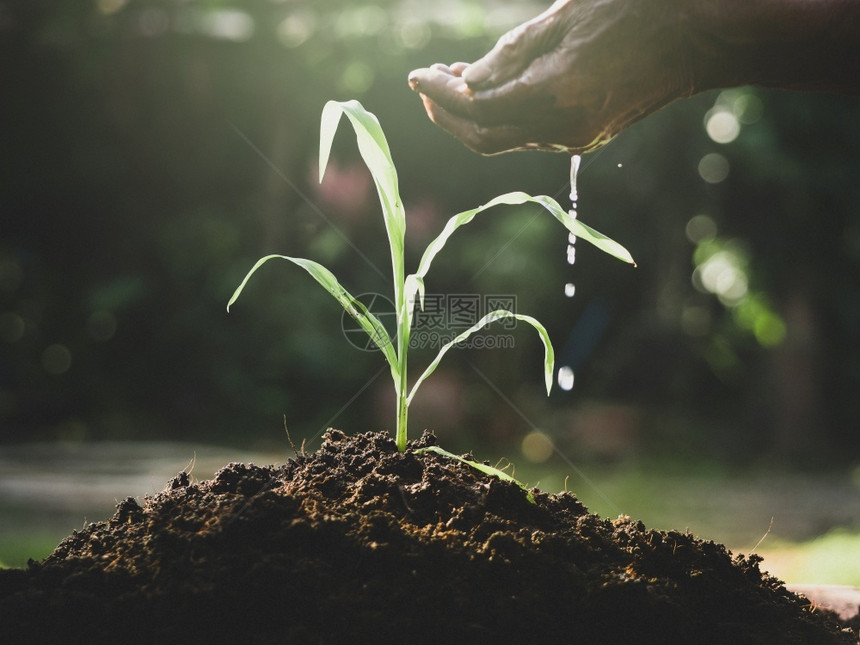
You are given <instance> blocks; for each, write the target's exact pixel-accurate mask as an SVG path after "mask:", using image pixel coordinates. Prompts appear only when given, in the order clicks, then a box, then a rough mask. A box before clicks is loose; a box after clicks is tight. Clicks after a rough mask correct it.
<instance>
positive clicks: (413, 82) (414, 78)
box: [408, 72, 421, 92]
mask: <svg viewBox="0 0 860 645" xmlns="http://www.w3.org/2000/svg"><path fill="white" fill-rule="evenodd" d="M408 81H409V87H410V88H411V89H413V90H415V91H416V92H417V91H418V88H419V87H420V86H421V83H420V82H419V80H418V74H417V73H416V72H410V73H409V79H408Z"/></svg>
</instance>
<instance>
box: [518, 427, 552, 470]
mask: <svg viewBox="0 0 860 645" xmlns="http://www.w3.org/2000/svg"><path fill="white" fill-rule="evenodd" d="M521 449H522V452H523V456H524V457H525V458H526V459H528V460H529V461H531V462H532V463H535V464H542V463H543V462H545V461H546V460H547V459H549V458H550V457H552V451H553V449H554V448H553V445H552V439H550V438H549V437H548V436H547V435H546V434H544V433H543V432H541V431H540V430H534V431H533V432H530V433H528V434H527V435H526V436H525V437H523V443H522V447H521Z"/></svg>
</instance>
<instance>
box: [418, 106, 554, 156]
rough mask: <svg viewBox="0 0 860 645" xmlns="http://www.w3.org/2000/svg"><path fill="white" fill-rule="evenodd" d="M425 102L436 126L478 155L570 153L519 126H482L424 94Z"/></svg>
mask: <svg viewBox="0 0 860 645" xmlns="http://www.w3.org/2000/svg"><path fill="white" fill-rule="evenodd" d="M421 100H422V101H423V102H424V109H425V111H426V112H427V116H429V117H430V120H431V121H433V123H435V124H436V125H438V126H439V127H440V128H442V129H443V130H445V131H446V132H448V133H449V134H452V135H453V136H455V137H456V138H457V139H459V140H460V141H461V142H462V143H463V144H464V145H465V146H466V147H468V148H470V149H471V150H474V151H475V152H479V153H481V154H484V155H494V154H499V153H502V152H508V151H511V150H552V151H556V152H557V151H560V150H564V151H566V148H564V147H563V146H557V145H550V144H541V143H538V142H535V141H532V140H531V136H530V135H531V133H530V132H529V131H528V130H526V129H525V128H522V127H519V126H515V125H496V126H490V127H486V126H481V125H479V124H478V123H476V122H475V121H472V120H470V119H468V118H464V117H462V116H458V115H456V114H452V113H451V112H449V111H448V110H446V109H445V108H444V107H442V106H440V105H439V104H437V103H435V102H434V101H433V100H431V99H430V98H429V97H428V96H426V95H425V94H421Z"/></svg>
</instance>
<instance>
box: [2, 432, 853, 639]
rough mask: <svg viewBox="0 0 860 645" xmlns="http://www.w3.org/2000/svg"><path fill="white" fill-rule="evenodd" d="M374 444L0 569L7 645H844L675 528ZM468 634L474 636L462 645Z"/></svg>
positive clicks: (165, 507)
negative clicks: (602, 513) (608, 515)
mask: <svg viewBox="0 0 860 645" xmlns="http://www.w3.org/2000/svg"><path fill="white" fill-rule="evenodd" d="M435 442H436V439H435V437H434V436H433V435H432V434H430V433H425V434H424V436H423V437H422V438H421V439H420V440H418V441H413V442H410V445H409V448H408V449H407V451H406V452H404V453H399V452H398V451H397V449H396V446H395V444H394V442H393V440H392V439H391V438H390V437H389V436H388V435H387V434H384V433H367V434H361V435H356V436H353V437H347V436H346V435H345V434H344V433H342V432H340V431H337V430H330V431H329V432H328V433H327V435H326V437H325V440H324V442H323V444H322V446H321V447H320V449H319V450H318V451H317V452H316V453H314V454H313V455H310V456H299V457H297V458H296V459H294V460H290V461H288V462H287V463H286V464H284V465H282V466H266V467H260V466H254V465H243V464H237V463H232V464H229V465H227V466H225V467H224V468H223V469H221V470H220V471H219V472H218V473H217V474H216V475H215V476H214V478H213V479H211V480H209V481H203V482H199V483H195V482H192V481H191V480H190V478H189V477H188V475H187V474H186V473H180V474H179V475H177V476H176V477H175V478H174V479H173V480H172V481H171V482H170V483H169V484H168V486H167V487H166V488H165V490H164V491H162V492H161V493H159V494H157V495H155V496H153V497H147V498H146V499H145V500H144V502H143V505H142V506H141V505H140V504H138V502H137V501H135V500H134V499H133V498H128V499H126V500H124V501H122V502H121V503H120V504H118V506H117V510H116V513H115V514H114V516H113V517H112V518H111V519H110V520H108V521H106V522H100V523H97V524H91V525H89V526H88V527H87V528H86V529H84V530H83V531H80V532H75V533H73V534H72V535H71V536H69V537H68V538H66V539H65V540H64V541H63V542H62V543H60V545H59V546H58V547H57V548H56V550H55V551H54V552H53V553H52V554H51V555H50V556H49V557H48V558H46V559H45V560H44V561H43V562H40V563H35V562H31V563H30V566H29V567H28V568H27V569H23V570H5V571H0V626H2V627H0V632H2V634H3V640H4V641H5V642H10V643H13V642H16V643H17V642H28V643H40V642H68V639H69V638H81V639H82V641H81V642H93V643H97V642H108V641H110V642H123V643H155V642H159V641H164V642H180V640H182V641H185V640H187V641H188V642H212V643H216V642H217V643H222V642H223V643H227V642H242V643H350V642H373V643H425V642H427V643H430V642H467V641H472V642H490V640H491V639H499V642H508V643H510V642H523V643H537V642H541V643H631V642H633V643H700V644H701V643H732V644H733V645H739V644H743V643H782V644H788V643H822V644H829V643H833V644H837V643H840V644H841V643H846V644H848V643H856V642H857V634H856V631H855V632H853V633H852V631H851V630H850V629H846V626H845V625H843V624H840V623H839V622H838V619H837V618H836V616H835V615H833V614H830V613H828V612H822V611H820V610H816V609H815V608H814V607H813V606H812V605H811V604H810V603H809V602H808V601H807V600H805V599H803V598H802V597H798V596H795V595H794V594H792V593H790V592H789V591H787V590H786V589H785V588H784V586H783V585H782V584H781V583H780V582H779V581H778V580H776V579H774V578H771V577H769V576H768V575H766V574H763V573H762V571H761V570H760V568H759V564H760V562H761V559H760V558H759V557H757V556H755V555H751V556H747V557H744V556H742V555H737V556H733V555H732V554H731V553H729V552H728V551H727V550H726V548H725V547H724V546H722V545H720V544H716V543H714V542H708V541H702V540H698V539H696V538H694V537H693V536H692V535H690V534H688V533H682V532H677V531H668V532H663V531H654V530H648V529H646V528H645V526H643V525H642V523H641V522H636V521H633V520H630V519H629V518H626V517H621V518H619V519H617V520H614V521H610V520H607V519H602V518H600V517H598V516H596V515H592V514H589V513H588V512H587V510H586V508H585V507H584V506H583V505H582V504H581V503H580V502H579V501H578V500H577V499H576V497H574V496H573V495H571V494H568V493H560V494H557V495H548V494H546V493H543V492H540V491H538V490H533V491H532V492H533V495H534V499H535V503H532V502H530V501H529V500H528V499H527V496H526V494H525V492H524V491H523V490H522V489H521V488H520V487H518V486H517V485H516V484H513V483H509V482H504V481H501V480H499V479H496V478H493V477H488V476H486V475H483V474H481V473H480V472H478V471H476V470H475V469H473V468H471V467H469V466H468V465H466V464H463V463H461V462H459V461H455V460H452V459H449V458H446V457H443V456H440V455H437V454H432V453H420V454H419V453H416V452H415V450H416V449H418V448H421V447H426V446H428V445H435ZM475 639H477V640H475Z"/></svg>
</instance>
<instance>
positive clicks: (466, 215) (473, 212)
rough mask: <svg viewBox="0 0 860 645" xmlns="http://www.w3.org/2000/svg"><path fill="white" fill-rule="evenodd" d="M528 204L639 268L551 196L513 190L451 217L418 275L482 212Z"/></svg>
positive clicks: (626, 253) (615, 244) (627, 254)
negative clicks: (535, 205) (540, 207)
mask: <svg viewBox="0 0 860 645" xmlns="http://www.w3.org/2000/svg"><path fill="white" fill-rule="evenodd" d="M528 202H531V203H534V204H538V205H540V206H542V207H543V208H545V209H546V210H547V211H549V213H550V214H551V215H552V216H553V217H555V218H556V219H557V220H558V221H559V222H561V223H562V224H563V225H564V226H565V228H567V229H568V230H569V231H570V232H571V233H573V234H574V235H576V236H577V237H581V238H582V239H583V240H585V241H586V242H589V243H591V244H594V245H595V246H596V247H597V248H599V249H600V250H601V251H603V252H605V253H608V254H609V255H611V256H613V257H615V258H617V259H619V260H621V261H623V262H627V263H628V264H632V265H634V266H636V262H635V261H634V260H633V256H632V255H631V254H630V252H629V251H628V250H627V249H626V248H624V247H623V246H622V245H621V244H619V243H618V242H616V241H615V240H612V239H611V238H609V237H607V236H606V235H603V234H602V233H600V232H599V231H596V230H595V229H593V228H591V227H590V226H587V225H586V224H583V223H582V222H580V221H579V220H578V219H577V218H575V217H573V216H572V215H571V214H570V213H569V212H567V211H566V210H565V209H563V208H562V207H561V205H560V204H559V203H558V202H557V201H556V200H554V199H553V198H552V197H549V196H547V195H537V196H532V195H529V194H528V193H524V192H521V191H514V192H510V193H505V194H503V195H499V196H498V197H496V198H495V199H491V200H490V201H489V202H487V203H486V204H483V205H481V206H478V207H477V208H472V209H470V210H467V211H463V212H462V213H457V214H456V215H454V216H453V217H451V218H450V219H449V220H448V221H447V222H446V223H445V226H444V228H443V229H442V232H441V233H440V234H439V235H438V236H437V237H436V238H435V239H434V240H433V241H432V242H430V244H429V245H428V246H427V249H426V250H425V251H424V255H423V256H422V257H421V261H420V262H419V263H418V271H417V272H416V275H418V276H420V277H422V278H423V277H425V276H426V275H427V272H428V271H429V270H430V265H431V264H432V262H433V259H434V258H435V257H436V255H437V254H438V253H439V252H440V251H441V250H442V248H443V247H444V246H445V244H446V243H447V241H448V239H449V238H450V237H451V235H453V233H454V231H456V230H457V229H458V228H460V227H461V226H464V225H465V224H468V223H469V222H471V221H472V220H473V219H475V217H476V216H477V215H478V214H479V213H481V212H483V211H485V210H487V209H489V208H492V207H493V206H498V205H500V204H508V205H518V204H525V203H528Z"/></svg>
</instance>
